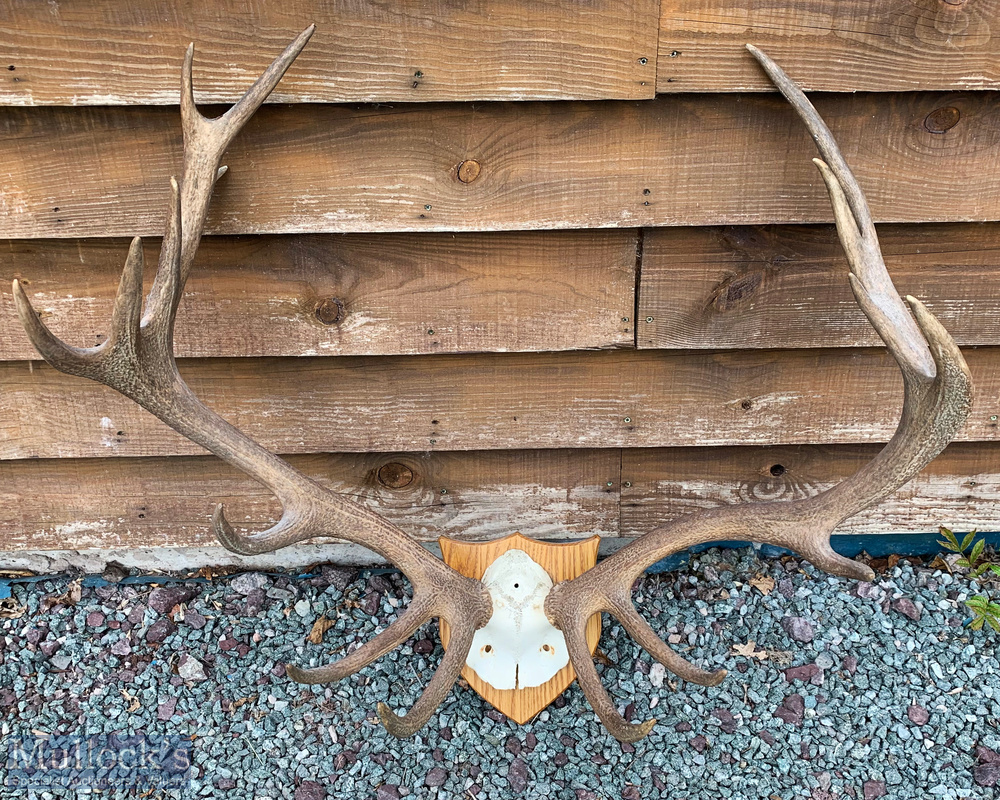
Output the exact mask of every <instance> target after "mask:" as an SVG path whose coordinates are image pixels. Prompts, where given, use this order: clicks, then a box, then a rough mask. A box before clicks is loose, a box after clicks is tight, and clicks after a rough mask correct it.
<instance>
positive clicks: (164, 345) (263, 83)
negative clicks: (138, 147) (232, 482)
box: [14, 26, 492, 736]
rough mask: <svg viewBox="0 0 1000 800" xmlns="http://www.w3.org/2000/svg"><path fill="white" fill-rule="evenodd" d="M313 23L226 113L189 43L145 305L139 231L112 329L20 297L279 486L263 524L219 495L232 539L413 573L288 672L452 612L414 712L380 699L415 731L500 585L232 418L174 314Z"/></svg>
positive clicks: (127, 385)
mask: <svg viewBox="0 0 1000 800" xmlns="http://www.w3.org/2000/svg"><path fill="white" fill-rule="evenodd" d="M312 33H313V27H312V26H310V27H309V28H307V29H306V30H305V31H303V32H302V33H301V34H300V35H299V36H298V37H297V38H296V39H295V41H294V42H292V43H291V44H290V45H289V46H288V47H287V48H286V49H285V51H284V52H283V53H282V54H281V55H280V56H278V58H277V59H275V61H274V63H272V64H271V66H270V67H268V69H267V71H266V72H264V74H263V75H262V76H261V77H260V79H259V80H258V81H257V82H256V83H255V84H254V85H253V86H252V87H251V88H250V89H249V90H248V91H247V93H246V94H245V95H244V96H243V98H242V99H241V100H240V101H239V102H238V103H236V105H235V106H233V107H232V108H231V109H230V110H229V111H227V112H226V113H225V114H224V115H223V116H221V117H219V118H217V119H207V118H206V117H203V116H202V115H201V114H200V113H199V112H198V110H197V108H196V107H195V103H194V95H193V92H192V84H191V67H192V62H193V59H194V46H193V45H192V46H191V47H189V48H188V51H187V55H186V57H185V59H184V69H183V73H182V75H183V77H182V91H181V121H182V125H183V129H184V166H183V171H182V177H181V181H180V184H178V182H177V181H176V180H174V179H171V201H170V209H169V212H168V217H167V225H166V230H165V232H164V237H163V245H162V247H161V250H160V258H159V264H158V267H157V271H156V278H155V280H154V282H153V286H152V288H151V290H150V292H149V296H148V298H147V301H146V311H145V314H144V315H141V310H142V288H143V287H142V274H143V258H142V243H141V241H140V240H139V239H138V238H136V239H134V240H133V241H132V246H131V247H130V249H129V254H128V258H127V259H126V262H125V270H124V272H123V274H122V279H121V283H120V285H119V287H118V295H117V297H116V299H115V304H114V309H113V311H112V314H111V334H110V335H109V337H108V338H107V340H106V341H105V342H103V343H102V344H101V345H99V346H97V347H91V348H85V349H81V348H76V347H71V346H69V345H67V344H65V343H63V342H62V341H61V340H59V339H58V338H56V337H55V336H54V335H53V334H52V333H51V332H50V331H49V329H48V328H47V327H46V326H45V324H44V323H43V322H42V321H41V320H40V319H39V317H38V314H37V313H36V312H35V310H34V309H33V308H32V307H31V302H30V301H29V300H28V297H27V295H26V294H25V293H24V289H23V288H22V287H21V285H20V284H19V283H18V281H14V299H15V302H16V304H17V311H18V314H19V316H20V318H21V322H22V324H23V325H24V328H25V330H26V331H27V332H28V336H29V337H30V338H31V341H32V343H33V344H34V345H35V347H36V349H37V350H38V352H39V353H40V354H41V355H42V357H43V358H44V359H45V360H46V361H47V362H48V363H49V364H51V365H52V366H53V367H55V368H56V369H58V370H60V371H62V372H65V373H68V374H70V375H79V376H81V377H84V378H89V379H91V380H95V381H99V382H100V383H103V384H106V385H107V386H110V387H111V388H112V389H115V390H116V391H118V392H121V393H122V394H123V395H125V396H126V397H129V398H130V399H132V400H134V401H135V402H136V403H138V404H139V405H141V406H142V407H143V408H145V409H146V410H147V411H150V412H151V413H153V414H154V415H155V416H157V417H158V418H159V419H161V420H162V421H163V422H165V423H166V424H167V425H169V426H170V427H171V428H173V429H174V430H176V431H177V432H178V433H180V434H182V435H184V436H186V437H188V438H189V439H191V440H193V441H195V442H197V443H198V444H200V445H201V446H202V447H204V448H206V449H207V450H209V451H211V452H212V453H214V454H215V455H217V456H218V457H219V458H222V459H223V460H225V461H227V462H229V463H230V464H232V465H233V466H235V467H237V468H238V469H240V470H242V471H244V472H246V473H247V474H248V475H250V476H252V477H253V478H255V479H256V480H258V481H259V482H260V483H262V484H264V485H265V486H267V487H268V488H269V489H270V490H271V491H273V492H274V493H275V495H277V497H278V499H279V500H280V501H281V505H282V509H283V510H282V515H281V518H280V519H279V520H278V522H277V523H276V524H275V525H274V526H272V527H271V528H269V529H267V530H263V531H256V532H253V533H239V532H237V531H235V530H234V529H233V528H232V526H231V525H230V524H229V522H227V520H226V518H225V515H224V514H223V510H222V506H221V505H220V506H218V507H217V508H216V510H215V514H214V515H213V525H214V528H215V532H216V535H217V536H218V538H219V541H221V542H222V544H223V545H224V546H225V547H227V548H228V549H230V550H232V551H233V552H236V553H241V554H244V555H254V554H259V553H267V552H271V551H274V550H277V549H279V548H281V547H285V546H287V545H290V544H294V543H295V542H301V541H303V540H306V539H311V538H313V537H316V536H336V537H339V538H342V539H347V540H348V541H352V542H355V543H357V544H360V545H363V546H364V547H367V548H370V549H372V550H374V551H375V552H377V553H379V554H380V555H382V556H383V557H385V558H386V559H388V560H389V561H391V562H392V563H393V564H395V565H396V566H398V567H399V568H400V569H401V570H402V571H403V572H404V573H406V575H407V577H409V579H410V581H411V583H412V585H413V600H412V602H411V604H410V607H409V609H408V610H407V611H406V612H405V613H404V614H403V616H402V617H401V618H400V619H398V620H397V621H396V622H394V623H393V624H392V625H391V626H390V627H389V628H388V629H387V630H385V631H384V632H382V633H381V634H379V635H378V636H376V637H375V638H374V639H372V640H371V641H370V642H368V643H367V644H364V645H362V646H361V647H359V648H358V649H357V650H355V651H354V652H353V653H351V654H350V655H348V656H347V657H346V658H343V659H342V660H340V661H338V662H337V663H335V664H332V665H330V666H327V667H321V668H319V669H311V670H302V669H298V668H296V667H294V666H291V665H290V666H289V668H288V674H289V676H290V677H292V679H293V680H297V681H300V682H302V683H320V682H326V681H333V680H340V679H341V678H343V677H345V676H347V675H350V674H352V673H354V672H357V671H358V670H359V669H361V668H363V667H364V666H366V665H367V664H370V663H371V662H372V661H374V660H375V659H377V658H381V657H382V656H383V655H385V654H386V653H387V652H389V651H390V650H392V649H393V648H395V647H396V646H398V645H399V644H401V643H402V642H404V641H406V639H407V638H409V636H410V635H411V634H412V633H413V632H414V631H415V630H416V629H417V628H418V627H419V626H420V625H422V624H423V623H424V622H426V621H428V620H429V619H433V618H435V617H437V618H441V619H444V620H445V621H447V622H448V624H449V626H451V629H452V631H453V634H452V636H453V639H452V645H451V647H449V650H448V653H447V654H446V656H445V658H444V659H443V660H442V662H441V665H440V666H439V668H438V670H437V672H436V673H435V675H434V677H433V678H432V679H431V681H430V683H429V684H428V686H427V688H426V689H425V690H424V692H423V694H422V695H421V697H420V698H419V699H418V700H417V702H416V703H415V704H414V706H413V707H412V708H411V709H410V711H409V713H407V714H406V715H405V716H404V717H401V716H397V715H396V714H395V713H393V712H392V711H391V710H390V709H389V707H388V706H386V705H385V704H384V703H380V704H379V709H378V710H379V715H380V716H381V718H382V721H383V722H384V724H385V726H386V728H387V729H388V730H389V732H390V733H392V734H393V735H395V736H409V735H411V734H413V733H415V732H416V731H417V730H419V729H420V728H421V727H423V726H424V725H425V724H426V722H427V720H428V719H430V716H431V714H433V713H434V710H435V709H436V708H437V707H438V706H439V705H440V704H441V702H442V701H443V700H444V698H445V697H447V695H448V692H449V691H450V690H451V687H452V685H453V684H454V683H455V681H456V680H457V679H458V676H459V673H460V672H461V669H462V666H463V665H464V663H465V659H466V656H467V654H468V650H469V646H470V644H471V642H472V637H473V635H474V633H475V631H476V629H477V628H480V627H482V626H483V625H485V624H486V622H487V621H488V620H489V618H490V614H491V611H492V603H491V601H490V598H489V594H488V593H487V592H486V590H485V589H484V588H483V586H482V584H481V583H479V582H478V581H474V580H471V579H470V578H466V577H464V576H463V575H460V574H459V573H458V572H456V571H455V570H453V569H452V568H451V567H449V566H447V565H446V564H445V563H444V562H442V561H441V560H440V559H438V558H435V557H434V556H433V555H431V554H430V553H429V552H428V551H427V550H425V549H424V548H423V547H422V546H421V545H420V544H419V543H418V542H417V541H416V540H415V539H413V538H412V537H411V536H409V535H408V534H406V533H405V532H403V531H401V530H400V529H399V528H397V527H395V526H394V525H392V524H391V523H389V522H388V521H386V520H385V519H383V518H382V517H380V516H379V515H378V514H375V513H374V512H372V511H370V510H368V509H366V508H364V507H362V506H359V505H357V504H355V503H353V502H351V501H349V500H347V499H345V498H343V497H341V496H339V495H337V494H335V493H333V492H331V491H329V490H328V489H325V488H324V487H322V486H320V485H319V484H317V483H315V482H313V481H312V480H310V479H309V478H307V477H306V476H305V475H303V474H302V473H300V472H298V471H297V470H295V469H294V468H293V467H291V466H290V465H289V464H287V463H286V462H285V461H283V460H282V459H280V458H278V457H277V456H276V455H274V454H273V453H270V452H269V451H267V450H265V449H264V448H263V447H261V446H260V445H259V444H257V443H256V442H255V441H253V440H252V439H250V438H249V437H248V436H246V435H245V434H243V433H242V432H240V431H238V430H237V429H236V428H234V427H233V426H232V425H230V424H229V423H228V422H226V421H225V420H224V419H222V417H220V416H219V415H218V414H216V413H215V412H214V411H212V410H211V409H209V408H208V407H207V406H205V405H204V404H203V403H202V402H201V401H200V400H199V399H198V398H197V397H195V395H194V393H193V392H192V391H191V390H190V389H189V388H188V386H187V384H186V383H185V382H184V379H183V378H182V377H181V375H180V373H179V372H178V371H177V363H176V361H175V359H174V353H173V329H174V319H175V318H176V314H177V308H178V306H179V304H180V301H181V298H182V296H183V292H184V283H185V281H186V280H187V276H188V273H189V272H190V269H191V265H192V263H193V262H194V255H195V251H196V250H197V247H198V243H199V241H200V239H201V234H202V229H203V228H204V225H205V217H206V214H207V212H208V204H209V201H210V199H211V195H212V189H213V187H214V184H215V182H216V180H218V178H220V177H221V176H222V175H223V174H224V173H225V171H226V168H225V167H221V168H220V163H221V159H222V154H223V152H224V151H225V149H226V147H227V146H228V145H229V143H230V142H231V141H232V140H233V137H235V136H236V134H237V133H238V132H239V131H240V129H241V128H242V127H243V126H244V125H245V124H246V122H247V121H248V120H249V119H250V117H251V116H252V115H253V113H254V111H256V110H257V108H259V107H260V105H261V103H263V102H264V99H265V98H266V97H267V96H268V94H269V93H270V92H271V90H272V89H274V87H275V86H276V85H277V83H278V81H279V80H280V79H281V76H282V75H283V74H284V73H285V71H286V70H287V69H288V67H289V66H291V64H292V62H293V61H294V60H295V58H296V56H298V54H299V53H300V52H301V50H302V48H303V47H305V45H306V42H308V41H309V37H310V36H311V35H312ZM463 648H464V649H463Z"/></svg>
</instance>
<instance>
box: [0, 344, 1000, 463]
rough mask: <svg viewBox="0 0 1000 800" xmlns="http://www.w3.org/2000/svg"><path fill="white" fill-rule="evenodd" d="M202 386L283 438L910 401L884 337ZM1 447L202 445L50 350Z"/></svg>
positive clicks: (985, 424) (844, 424) (581, 427)
mask: <svg viewBox="0 0 1000 800" xmlns="http://www.w3.org/2000/svg"><path fill="white" fill-rule="evenodd" d="M966 357H967V359H968V361H969V365H970V368H971V370H972V376H973V379H974V380H975V382H976V388H977V395H978V398H979V401H978V403H977V405H976V410H975V412H974V413H973V415H972V417H971V419H970V421H969V423H968V424H967V425H966V426H965V428H964V429H963V431H962V432H961V433H960V434H959V439H962V440H966V441H978V440H995V439H997V438H1000V424H998V422H997V420H996V419H991V417H994V416H995V415H996V414H997V413H1000V348H979V349H971V350H968V351H967V352H966ZM180 370H181V373H182V374H183V375H184V377H185V379H186V380H187V381H188V383H189V384H190V385H191V387H192V389H194V391H195V392H196V393H197V394H198V395H199V396H201V397H202V398H203V399H204V400H205V402H206V403H207V404H208V405H209V406H211V407H213V408H215V409H216V410H218V411H219V412H220V413H221V414H222V415H223V416H225V417H226V418H227V419H228V420H229V421H230V422H232V423H233V424H234V425H235V426H236V427H238V428H240V429H242V430H244V431H246V432H247V433H248V434H249V435H250V436H252V437H254V438H255V439H257V440H259V441H260V442H261V443H262V444H263V445H264V446H265V447H267V448H268V449H271V450H275V451H278V452H282V453H316V452H328V451H329V452H340V451H349V452H365V451H387V450H388V451H393V450H418V451H420V450H482V449H521V448H591V447H637V446H652V447H677V446H695V445H706V444H711V445H739V444H760V445H770V444H792V443H803V444H805V443H815V444H819V443H823V444H826V443H855V442H879V441H883V442H884V441H888V439H889V437H890V436H891V435H892V432H893V430H895V427H896V423H897V422H898V415H899V409H900V408H901V406H902V380H901V379H900V376H899V370H898V368H897V367H896V366H895V363H894V362H893V361H892V359H890V358H889V357H888V356H887V355H886V354H885V353H884V352H883V351H881V350H877V349H856V350H844V349H841V350H786V351H746V352H724V351H720V352H716V353H702V352H686V351H650V350H640V351H635V350H618V351H606V352H571V353H539V354H488V353H481V354H475V355H451V356H419V357H415V356H387V357H384V358H349V357H345V358H308V359H276V358H260V359H248V358H241V359H205V360H187V361H183V362H181V364H180ZM0 434H2V435H0V458H6V459H15V458H68V457H72V458H82V457H87V458H94V457H96V458H100V457H109V456H133V457H135V456H163V455H183V454H193V453H200V452H203V451H202V450H201V449H200V448H199V447H198V446H197V445H195V444H194V443H192V442H190V441H189V440H187V439H184V438H183V437H181V436H180V435H179V434H176V433H174V432H173V431H172V430H170V429H169V428H167V427H166V426H165V425H163V424H162V423H160V422H159V421H157V420H155V419H154V418H153V417H151V416H150V415H149V414H147V413H146V412H145V411H143V410H142V409H140V408H139V407H138V406H136V405H135V404H134V403H132V402H131V401H130V400H127V399H125V398H124V397H122V396H121V395H118V394H117V393H115V392H113V391H112V390H110V389H108V388H106V387H104V386H101V385H99V384H96V383H93V382H90V381H86V380H83V379H82V378H73V377H69V376H66V375H62V374H60V373H58V372H56V371H55V370H53V369H51V368H50V367H48V366H47V365H44V364H38V363H37V362H34V363H32V362H28V363H24V362H7V363H4V364H0Z"/></svg>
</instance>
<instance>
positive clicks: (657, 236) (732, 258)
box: [636, 224, 1000, 349]
mask: <svg viewBox="0 0 1000 800" xmlns="http://www.w3.org/2000/svg"><path fill="white" fill-rule="evenodd" d="M879 240H880V241H881V243H882V252H883V254H884V255H885V260H886V266H887V267H888V268H889V272H890V273H891V274H892V279H893V282H894V283H895V285H896V288H897V289H898V290H899V292H900V293H901V294H904V295H906V294H910V295H913V296H915V297H919V298H921V299H922V300H923V301H924V302H926V303H927V305H928V307H929V308H930V309H931V310H932V311H933V312H934V313H935V314H936V315H937V316H938V318H939V319H940V320H941V322H942V323H943V324H944V325H945V327H946V328H947V329H948V331H949V332H950V333H951V334H952V336H954V337H955V340H956V341H957V342H958V343H959V344H962V345H997V344H1000V325H998V324H997V319H998V318H1000V225H996V224H987V225H970V224H944V225H934V224H927V225H884V226H882V227H881V228H880V229H879ZM636 318H637V319H638V320H639V322H638V337H637V340H638V344H639V347H677V348H720V349H721V348H739V349H743V348H786V347H868V346H872V345H877V344H879V339H878V336H877V335H876V333H875V331H874V329H873V328H872V327H871V325H870V324H869V323H868V320H867V319H865V317H864V315H863V314H862V313H861V310H860V309H859V308H858V304H857V302H856V301H855V299H854V295H853V294H852V293H851V289H850V286H849V285H848V282H847V261H846V259H845V257H844V253H843V250H842V249H841V247H840V243H839V241H838V239H837V234H836V230H835V229H834V227H833V226H774V227H746V226H734V227H723V228H718V227H714V228H658V229H650V230H648V231H646V232H645V236H644V239H643V250H642V285H641V287H640V292H639V312H638V314H637V315H636ZM650 318H651V319H650Z"/></svg>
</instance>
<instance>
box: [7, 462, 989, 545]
mask: <svg viewBox="0 0 1000 800" xmlns="http://www.w3.org/2000/svg"><path fill="white" fill-rule="evenodd" d="M876 452H877V447H873V446H870V445H847V446H845V445H838V446H815V445H806V446H798V447H767V448H754V447H722V448H704V447H691V448H673V449H661V450H656V449H639V450H617V449H612V448H606V449H600V450H575V451H565V450H541V451H513V450H497V451H479V452H467V453H362V454H356V455H329V454H321V455H310V456H290V457H289V460H290V461H291V463H292V464H294V465H295V466H296V467H298V468H299V469H301V470H302V471H303V472H305V473H306V474H307V475H309V476H310V477H312V478H314V479H315V480H318V481H320V482H321V483H323V484H324V485H327V486H330V487H331V488H332V489H334V490H335V491H337V492H340V493H342V494H344V495H346V496H349V497H352V498H354V499H356V500H357V501H358V502H360V503H362V504H363V505H365V506H367V507H369V508H372V509H374V510H376V511H378V512H379V513H380V514H384V515H385V516H386V517H387V518H389V519H391V520H392V521H393V522H394V523H396V524H397V525H399V526H400V527H402V528H403V529H404V530H405V531H407V532H408V533H411V534H412V535H414V536H416V537H418V538H419V539H421V540H424V541H433V540H435V539H436V538H437V537H438V536H454V537H459V538H462V539H466V540H469V539H472V540H482V539H491V538H495V537H499V536H506V535H508V534H510V533H513V532H514V531H520V532H522V533H524V534H525V535H527V536H533V537H538V538H548V539H562V538H582V537H586V536H591V535H593V534H599V535H601V536H611V537H614V536H618V535H623V536H636V535H640V534H642V533H646V532H647V531H650V530H652V529H653V528H655V527H656V526H658V525H660V524H662V523H664V522H665V521H667V520H669V519H672V518H674V517H677V516H680V515H682V514H689V513H691V512H693V511H697V510H699V509H702V508H711V507H714V506H717V505H719V504H721V503H745V502H756V501H768V500H784V499H795V498H801V497H807V496H810V495H812V494H814V493H816V492H818V491H821V490H822V489H824V488H826V487H828V486H830V485H832V484H834V483H836V482H837V481H840V480H843V479H844V478H845V477H847V476H848V475H850V474H851V473H852V472H853V471H854V470H855V469H857V468H858V467H860V466H861V465H862V464H864V463H865V462H866V461H868V460H869V459H871V458H872V457H873V456H874V455H875V453H876ZM0 485H2V487H3V489H2V491H0V497H2V500H3V502H2V503H0V536H3V538H4V541H5V542H6V543H7V546H6V548H5V549H8V550H36V549H37V550H46V549H54V548H58V549H62V550H111V549H121V548H129V547H205V546H211V545H212V544H214V543H215V541H214V534H213V533H212V531H211V527H210V525H209V518H210V515H211V513H212V510H213V509H214V508H215V505H216V504H217V503H224V504H225V507H226V514H227V517H228V518H229V519H230V520H231V521H232V522H233V523H234V524H235V525H237V526H246V527H247V528H251V529H253V528H260V527H262V526H264V525H266V524H268V523H269V522H270V521H273V520H274V519H276V517H277V515H278V514H279V513H280V509H279V507H278V504H277V501H276V500H275V499H274V498H273V497H272V496H271V494H270V493H269V492H268V491H267V490H266V489H264V488H263V487H261V486H259V485H258V484H257V483H255V482H254V481H252V480H250V479H249V478H247V477H246V476H244V475H242V474H241V473H238V472H236V471H235V470H233V469H231V468H229V467H228V466H226V465H224V464H221V463H220V462H218V461H217V460H216V459H214V458H211V457H203V458H199V457H178V458H140V459H133V458H116V459H54V460H45V459H41V460H28V461H5V462H0ZM939 525H948V526H950V527H953V528H955V529H956V530H969V529H971V528H976V527H978V528H979V529H980V530H998V529H1000V445H997V444H990V445H984V444H954V445H952V446H950V447H949V448H948V449H947V450H945V452H944V453H943V454H942V455H941V456H939V457H938V459H936V460H935V461H934V463H933V464H932V465H931V466H930V467H929V468H928V469H927V470H925V471H924V473H922V474H921V476H920V477H918V478H917V479H916V480H914V481H913V482H912V483H910V484H908V485H907V486H906V487H904V488H903V489H901V490H900V491H899V492H897V493H896V494H895V495H894V496H893V497H891V498H890V499H889V500H887V501H886V502H885V503H883V504H881V505H880V506H878V507H877V508H874V509H871V510H869V511H865V512H862V513H861V514H859V515H858V516H856V517H852V518H851V519H850V520H848V521H847V522H846V523H844V525H842V526H841V527H840V528H839V529H838V530H839V532H840V533H854V534H878V533H898V532H900V531H907V530H913V531H930V530H935V529H936V528H937V526H939Z"/></svg>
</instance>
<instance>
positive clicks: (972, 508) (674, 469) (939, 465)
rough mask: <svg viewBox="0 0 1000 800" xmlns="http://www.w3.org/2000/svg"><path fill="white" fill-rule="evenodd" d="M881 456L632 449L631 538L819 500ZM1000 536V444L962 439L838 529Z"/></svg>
mask: <svg viewBox="0 0 1000 800" xmlns="http://www.w3.org/2000/svg"><path fill="white" fill-rule="evenodd" d="M877 453H878V447H874V446H871V445H846V446H845V445H839V446H833V447H828V446H801V447H767V448H754V447H720V448H704V447H689V448H675V449H664V450H652V449H647V450H626V451H625V452H624V453H623V456H622V481H623V482H625V481H627V482H628V484H630V486H628V485H627V488H623V489H622V522H621V528H622V533H623V534H624V535H628V536H636V535H641V534H644V533H648V532H649V531H650V530H652V529H653V528H655V527H657V526H658V525H660V524H662V523H663V522H664V521H666V520H669V519H672V518H674V517H677V516H680V515H682V514H690V513H692V512H694V511H698V510H700V509H703V508H713V507H715V506H718V505H720V504H723V503H743V502H755V501H768V500H793V499H798V498H804V497H811V496H812V495H814V494H816V493H817V492H820V491H822V490H823V489H826V488H827V487H829V486H832V485H834V484H836V483H838V482H840V481H842V480H843V479H844V478H847V477H849V476H850V475H852V474H853V473H854V472H855V470H857V469H858V468H860V467H861V466H862V465H863V464H865V463H867V462H868V461H870V460H871V459H872V458H873V457H874V456H875V455H876V454H877ZM941 525H944V526H946V527H949V528H953V529H954V530H956V531H969V530H973V529H978V530H981V531H996V530H1000V445H998V444H997V443H996V442H989V443H987V442H978V443H975V444H970V443H954V444H952V445H950V446H949V447H948V448H947V449H946V450H945V451H944V453H942V454H941V455H940V456H938V457H937V458H936V459H935V460H934V461H932V462H931V464H930V465H929V466H928V467H926V468H925V469H924V471H923V472H921V473H920V475H918V476H917V477H916V478H914V479H913V480H912V481H910V483H908V484H906V485H905V486H904V487H903V488H902V489H900V490H899V491H898V492H896V493H895V494H894V495H893V496H892V497H890V498H889V499H888V500H886V501H885V502H884V503H881V504H879V505H878V506H876V507H874V508H871V509H868V510H867V511H862V512H861V513H860V514H857V515H855V516H853V517H851V518H850V519H849V520H847V521H846V522H844V523H843V524H842V525H841V526H840V527H838V528H837V531H836V532H837V533H838V534H844V533H850V534H864V535H868V534H880V533H932V532H934V531H937V529H938V527H939V526H941Z"/></svg>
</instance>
